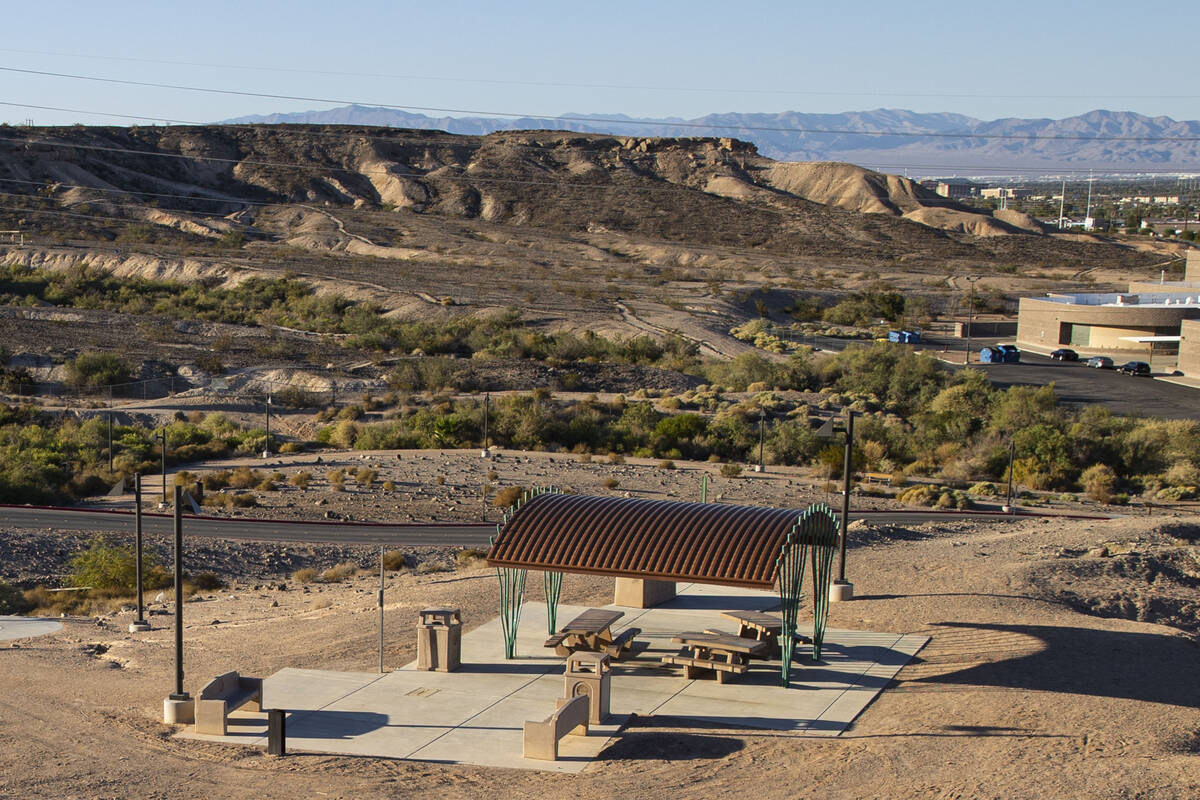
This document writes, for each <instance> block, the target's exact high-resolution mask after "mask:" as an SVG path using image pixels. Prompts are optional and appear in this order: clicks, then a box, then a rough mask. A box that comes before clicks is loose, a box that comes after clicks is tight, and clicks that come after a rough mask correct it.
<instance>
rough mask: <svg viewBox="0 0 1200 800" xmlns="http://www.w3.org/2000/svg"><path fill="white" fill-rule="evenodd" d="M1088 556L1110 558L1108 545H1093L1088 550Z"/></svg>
mask: <svg viewBox="0 0 1200 800" xmlns="http://www.w3.org/2000/svg"><path fill="white" fill-rule="evenodd" d="M1087 558H1108V548H1107V547H1093V548H1092V549H1091V550H1088V551H1087Z"/></svg>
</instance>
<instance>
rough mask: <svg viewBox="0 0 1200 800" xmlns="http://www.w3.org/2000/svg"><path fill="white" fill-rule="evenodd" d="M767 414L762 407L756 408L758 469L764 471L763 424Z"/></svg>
mask: <svg viewBox="0 0 1200 800" xmlns="http://www.w3.org/2000/svg"><path fill="white" fill-rule="evenodd" d="M766 419H767V414H766V411H764V410H763V409H761V408H760V409H759V410H758V471H759V472H765V471H766V468H765V467H764V466H763V425H764V424H765V423H766Z"/></svg>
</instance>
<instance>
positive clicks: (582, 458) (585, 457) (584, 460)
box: [579, 452, 592, 464]
mask: <svg viewBox="0 0 1200 800" xmlns="http://www.w3.org/2000/svg"><path fill="white" fill-rule="evenodd" d="M579 463H580V464H590V463H592V454H591V453H587V452H584V453H580V454H579Z"/></svg>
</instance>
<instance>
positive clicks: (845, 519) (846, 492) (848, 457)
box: [829, 409, 854, 600]
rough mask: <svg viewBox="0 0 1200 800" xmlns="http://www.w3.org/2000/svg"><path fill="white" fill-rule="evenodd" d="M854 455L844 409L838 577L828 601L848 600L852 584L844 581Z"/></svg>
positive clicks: (849, 416)
mask: <svg viewBox="0 0 1200 800" xmlns="http://www.w3.org/2000/svg"><path fill="white" fill-rule="evenodd" d="M853 455H854V412H853V411H852V410H850V409H846V452H845V455H844V457H843V459H842V520H841V535H840V536H839V537H838V539H839V540H840V541H839V542H838V545H839V546H838V576H837V579H836V580H834V582H833V586H832V587H830V594H829V599H831V600H850V599H851V598H853V597H854V584H852V583H850V581H848V580H846V537H847V535H848V532H849V531H848V528H849V521H850V468H851V464H852V460H853Z"/></svg>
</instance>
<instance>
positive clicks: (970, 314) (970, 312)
mask: <svg viewBox="0 0 1200 800" xmlns="http://www.w3.org/2000/svg"><path fill="white" fill-rule="evenodd" d="M977 280H979V276H978V275H968V276H967V282H968V283H970V284H971V301H970V307H969V308H968V309H967V362H966V363H968V364H970V363H971V326H972V325H973V324H974V322H975V281H977Z"/></svg>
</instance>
